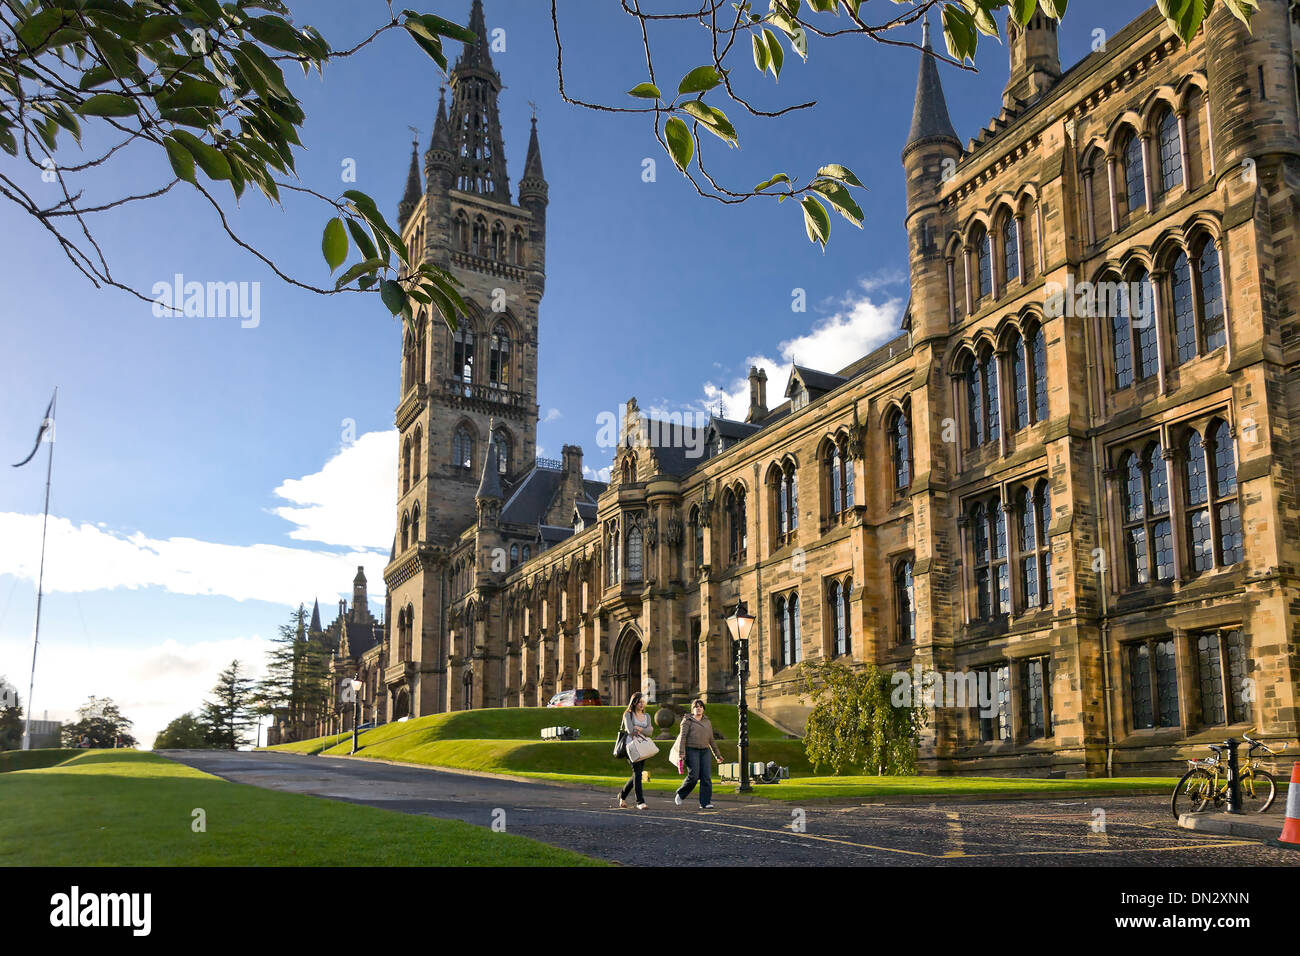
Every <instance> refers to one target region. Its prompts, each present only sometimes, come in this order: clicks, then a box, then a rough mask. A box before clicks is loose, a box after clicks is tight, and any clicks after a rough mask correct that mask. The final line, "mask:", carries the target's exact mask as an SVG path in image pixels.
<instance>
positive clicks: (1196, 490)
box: [1183, 430, 1214, 572]
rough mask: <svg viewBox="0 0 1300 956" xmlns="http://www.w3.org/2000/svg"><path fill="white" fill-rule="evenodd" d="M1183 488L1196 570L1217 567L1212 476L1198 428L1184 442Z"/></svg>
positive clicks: (1193, 568)
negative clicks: (1211, 494)
mask: <svg viewBox="0 0 1300 956" xmlns="http://www.w3.org/2000/svg"><path fill="white" fill-rule="evenodd" d="M1183 489H1184V491H1185V492H1186V495H1187V507H1186V515H1185V517H1186V522H1187V524H1186V528H1187V541H1188V544H1189V546H1190V548H1191V555H1190V558H1191V566H1192V570H1193V571H1194V572H1200V571H1208V570H1209V569H1210V568H1212V567H1214V536H1213V534H1211V531H1210V476H1209V472H1208V469H1207V468H1206V464H1205V447H1204V444H1203V443H1202V442H1201V436H1200V435H1198V434H1197V433H1196V431H1195V430H1193V431H1190V432H1188V434H1187V441H1186V443H1185V444H1184V446H1183Z"/></svg>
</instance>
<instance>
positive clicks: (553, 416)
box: [542, 408, 564, 423]
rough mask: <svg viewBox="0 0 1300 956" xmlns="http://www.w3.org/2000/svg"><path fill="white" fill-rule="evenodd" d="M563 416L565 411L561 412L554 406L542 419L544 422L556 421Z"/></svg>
mask: <svg viewBox="0 0 1300 956" xmlns="http://www.w3.org/2000/svg"><path fill="white" fill-rule="evenodd" d="M563 417H564V413H563V412H561V411H560V410H559V409H558V408H552V409H549V410H548V411H547V412H546V417H545V418H543V419H542V422H543V423H545V422H555V421H559V420H560V419H561V418H563Z"/></svg>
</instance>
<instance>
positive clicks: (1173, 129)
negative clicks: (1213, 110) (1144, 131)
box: [1156, 107, 1183, 194]
mask: <svg viewBox="0 0 1300 956" xmlns="http://www.w3.org/2000/svg"><path fill="white" fill-rule="evenodd" d="M1156 135H1157V137H1158V138H1159V142H1160V192H1161V194H1165V193H1168V192H1169V191H1170V190H1171V189H1173V188H1174V187H1175V186H1178V185H1181V184H1182V182H1183V148H1182V142H1181V140H1180V139H1179V136H1178V118H1177V117H1175V116H1174V111H1173V110H1171V109H1169V108H1167V107H1166V108H1165V109H1164V110H1163V111H1162V112H1161V114H1160V117H1159V118H1158V119H1157V120H1156Z"/></svg>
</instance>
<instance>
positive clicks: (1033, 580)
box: [1016, 488, 1043, 608]
mask: <svg viewBox="0 0 1300 956" xmlns="http://www.w3.org/2000/svg"><path fill="white" fill-rule="evenodd" d="M1016 523H1017V524H1018V525H1019V526H1020V586H1021V588H1022V589H1023V593H1024V596H1025V606H1026V607H1031V608H1032V607H1038V606H1039V604H1041V603H1042V599H1043V593H1042V591H1041V590H1040V587H1039V580H1038V509H1037V508H1036V507H1035V506H1034V496H1033V495H1032V494H1031V493H1030V491H1029V489H1028V488H1021V489H1020V491H1019V492H1017V494H1016Z"/></svg>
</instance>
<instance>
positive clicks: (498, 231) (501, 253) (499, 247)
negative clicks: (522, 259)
mask: <svg viewBox="0 0 1300 956" xmlns="http://www.w3.org/2000/svg"><path fill="white" fill-rule="evenodd" d="M487 258H489V259H497V260H500V261H502V262H504V261H505V258H506V227H505V226H503V225H501V223H500V222H494V223H492V239H491V241H490V242H489V243H488V247H487Z"/></svg>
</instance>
